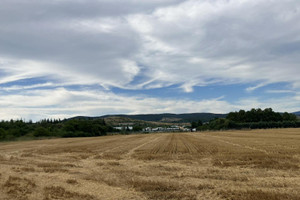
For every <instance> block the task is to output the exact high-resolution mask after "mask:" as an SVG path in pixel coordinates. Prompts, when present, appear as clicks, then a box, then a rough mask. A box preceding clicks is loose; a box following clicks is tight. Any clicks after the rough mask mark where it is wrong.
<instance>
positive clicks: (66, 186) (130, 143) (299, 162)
mask: <svg viewBox="0 0 300 200" xmlns="http://www.w3.org/2000/svg"><path fill="white" fill-rule="evenodd" d="M299 169H300V129H272V130H252V131H225V132H198V133H162V134H147V135H127V136H105V137H97V138H71V139H51V140H41V141H27V142H11V143H0V200H8V199H19V200H23V199H24V200H27V199H28V200H31V199H33V200H35V199H36V200H49V199H75V200H96V199H112V200H117V199H138V200H140V199H180V200H181V199H205V200H210V199H211V200H218V199H231V200H256V199H260V200H277V199H278V200H281V199H290V200H296V199H297V200H299V199H300V170H299Z"/></svg>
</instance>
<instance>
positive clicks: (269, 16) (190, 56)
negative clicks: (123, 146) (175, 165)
mask: <svg viewBox="0 0 300 200" xmlns="http://www.w3.org/2000/svg"><path fill="white" fill-rule="evenodd" d="M299 20H300V1H299V0H284V1H280V0H142V1H141V0H93V1H92V0H90V1H89V0H51V1H49V0H30V1H29V0H1V6H0V120H9V119H20V118H22V119H25V120H30V119H31V120H39V119H44V118H61V119H63V118H68V117H72V116H78V115H81V116H82V115H83V116H101V115H105V114H147V113H194V112H213V113H227V112H230V111H237V110H240V109H245V110H249V109H251V108H269V107H271V108H273V110H275V111H278V112H284V111H287V112H295V111H299V110H300V66H299V63H300V23H299Z"/></svg>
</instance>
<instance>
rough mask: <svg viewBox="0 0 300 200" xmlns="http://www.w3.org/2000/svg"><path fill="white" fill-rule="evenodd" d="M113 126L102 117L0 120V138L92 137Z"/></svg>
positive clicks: (110, 130)
mask: <svg viewBox="0 0 300 200" xmlns="http://www.w3.org/2000/svg"><path fill="white" fill-rule="evenodd" d="M112 131H113V128H112V127H111V126H109V125H107V124H106V123H105V121H104V119H94V120H86V119H71V120H52V119H44V120H41V121H39V122H36V123H32V121H29V122H25V121H23V120H10V121H1V122H0V140H15V139H17V138H35V137H92V136H102V135H106V134H107V132H112Z"/></svg>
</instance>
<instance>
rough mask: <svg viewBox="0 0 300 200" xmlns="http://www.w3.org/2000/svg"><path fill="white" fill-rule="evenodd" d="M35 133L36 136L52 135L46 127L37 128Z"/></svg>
mask: <svg viewBox="0 0 300 200" xmlns="http://www.w3.org/2000/svg"><path fill="white" fill-rule="evenodd" d="M33 135H34V136H35V137H48V136H50V135H51V133H50V131H48V129H46V128H44V127H38V128H37V129H35V131H34V133H33Z"/></svg>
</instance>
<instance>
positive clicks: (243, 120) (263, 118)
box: [192, 108, 300, 130]
mask: <svg viewBox="0 0 300 200" xmlns="http://www.w3.org/2000/svg"><path fill="white" fill-rule="evenodd" d="M192 125H193V124H192ZM196 125H197V129H198V130H226V129H259V128H296V127H300V121H299V120H298V119H297V116H296V115H294V114H290V113H287V112H285V113H278V112H274V111H273V110H272V108H266V109H264V110H262V109H260V108H258V109H254V108H253V109H251V110H250V111H245V110H240V111H239V112H230V113H229V114H228V115H227V116H226V118H220V119H214V120H211V121H210V122H209V123H204V124H202V122H198V123H196V124H195V122H194V126H196Z"/></svg>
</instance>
